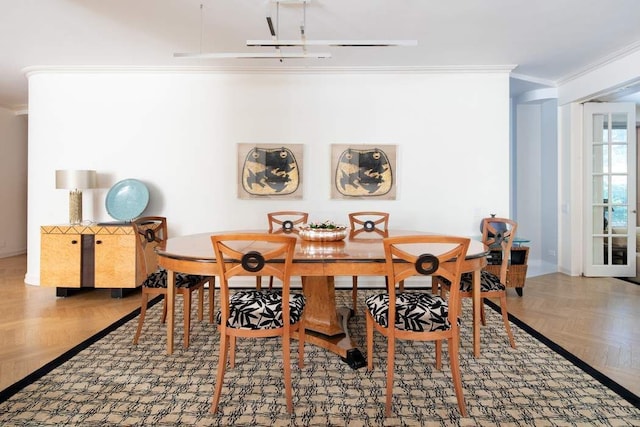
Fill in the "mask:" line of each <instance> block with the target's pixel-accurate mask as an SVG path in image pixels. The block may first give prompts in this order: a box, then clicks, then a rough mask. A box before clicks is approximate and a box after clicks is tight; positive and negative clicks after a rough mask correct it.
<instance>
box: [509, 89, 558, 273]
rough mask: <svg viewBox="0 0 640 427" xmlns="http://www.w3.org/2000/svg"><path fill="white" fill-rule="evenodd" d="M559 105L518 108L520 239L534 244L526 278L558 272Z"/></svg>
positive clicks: (517, 215)
mask: <svg viewBox="0 0 640 427" xmlns="http://www.w3.org/2000/svg"><path fill="white" fill-rule="evenodd" d="M556 116H557V102H556V100H555V99H551V100H548V99H547V100H536V101H534V102H531V103H528V104H518V105H517V106H516V120H514V124H515V127H516V143H515V150H516V158H515V166H514V169H515V174H514V175H515V179H514V181H515V185H516V203H515V206H516V209H515V214H514V216H513V218H514V219H515V220H516V221H517V222H518V235H519V236H520V237H523V238H527V239H529V240H531V242H530V243H529V244H528V246H529V247H530V249H529V261H528V264H529V268H528V270H527V276H537V275H540V274H546V273H550V272H556V271H557V251H558V221H557V211H558V207H557V200H558V192H557V185H558V184H557V183H558V181H557V168H558V160H557V150H558V149H557V137H556V134H557V120H556Z"/></svg>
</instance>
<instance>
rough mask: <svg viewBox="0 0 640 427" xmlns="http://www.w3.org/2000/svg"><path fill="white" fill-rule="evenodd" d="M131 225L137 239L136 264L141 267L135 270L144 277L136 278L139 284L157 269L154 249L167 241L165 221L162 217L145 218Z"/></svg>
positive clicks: (156, 257) (156, 256)
mask: <svg viewBox="0 0 640 427" xmlns="http://www.w3.org/2000/svg"><path fill="white" fill-rule="evenodd" d="M131 225H132V226H133V230H134V232H135V234H136V237H137V239H136V246H137V249H138V250H137V251H136V254H137V260H136V263H137V264H138V265H139V266H142V268H137V269H136V270H137V271H138V272H139V273H143V275H144V277H141V278H140V277H139V278H138V283H140V282H141V281H143V280H144V279H146V278H147V276H149V275H150V274H152V273H153V272H155V271H156V270H157V269H158V254H157V253H156V252H155V248H156V246H160V245H164V244H165V242H166V241H167V238H168V236H167V219H166V218H165V217H162V216H145V217H140V218H138V219H135V220H133V221H131ZM141 275H142V274H141Z"/></svg>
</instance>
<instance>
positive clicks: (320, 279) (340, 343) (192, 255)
mask: <svg viewBox="0 0 640 427" xmlns="http://www.w3.org/2000/svg"><path fill="white" fill-rule="evenodd" d="M256 231H259V232H262V231H264V230H240V231H238V230H235V231H224V232H222V231H221V232H209V233H200V234H193V235H188V236H181V237H174V238H170V239H168V240H167V241H166V243H165V245H164V246H159V247H157V248H156V252H157V254H158V263H159V265H160V266H161V267H163V268H164V269H166V270H167V272H168V281H169V282H168V283H169V286H168V290H167V296H166V297H167V354H172V353H173V337H174V311H175V310H174V306H175V272H181V273H188V274H200V275H206V276H216V275H218V274H219V272H218V267H217V264H216V259H215V256H214V253H213V246H212V244H211V236H212V235H213V234H225V233H242V232H256ZM264 232H266V231H264ZM387 233H388V236H401V235H414V234H435V233H427V232H421V231H412V230H389V231H388V232H387ZM291 235H293V236H296V237H297V238H298V241H297V244H296V250H295V254H294V259H293V267H292V272H291V275H292V276H294V277H295V276H300V277H302V292H303V293H304V295H305V298H306V300H307V303H306V305H305V316H306V324H307V327H306V331H307V336H306V337H305V338H306V340H307V341H308V342H309V343H312V344H315V345H318V346H320V347H322V348H325V349H327V350H329V351H332V352H334V353H336V354H338V355H339V356H340V357H342V359H343V360H344V361H345V362H347V363H348V364H349V365H350V366H351V367H352V368H354V369H355V368H359V367H361V366H364V365H365V359H364V357H363V355H362V353H361V352H360V350H359V349H358V347H357V345H356V343H355V342H353V340H352V339H351V338H350V336H349V333H348V331H345V328H344V325H345V324H346V322H344V321H343V319H344V313H345V311H344V309H339V307H337V304H336V298H335V282H334V277H335V276H353V275H358V276H385V275H386V270H385V256H384V248H383V246H382V236H380V235H378V234H376V233H360V234H357V235H354V234H353V233H352V234H351V235H350V236H348V237H347V238H345V239H344V240H341V241H338V242H317V241H306V240H303V239H301V238H300V237H299V236H298V235H297V233H296V232H295V231H294V232H291ZM487 254H488V252H487V248H486V247H485V245H484V244H483V243H482V242H480V241H477V240H473V239H472V240H471V244H470V246H469V250H468V251H467V257H466V259H465V262H464V265H463V271H465V272H473V273H474V274H473V353H474V356H475V357H478V356H479V355H480V304H481V301H480V271H481V270H482V268H483V267H484V266H485V265H486V264H487V260H486V257H487ZM436 255H437V254H436ZM347 310H348V309H347Z"/></svg>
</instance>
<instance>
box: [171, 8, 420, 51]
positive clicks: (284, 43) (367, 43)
mask: <svg viewBox="0 0 640 427" xmlns="http://www.w3.org/2000/svg"><path fill="white" fill-rule="evenodd" d="M310 2H311V0H271V3H275V4H276V22H275V26H274V22H273V20H272V18H271V16H267V25H268V27H269V33H270V34H271V39H269V40H247V46H250V47H274V48H275V49H276V52H273V53H259V52H220V53H214V52H211V53H206V52H202V27H203V24H202V8H203V6H202V4H200V52H182V53H174V54H173V56H174V57H175V58H196V59H229V58H237V59H279V60H280V61H282V60H283V59H295V58H315V59H325V58H331V53H325V52H323V53H316V52H308V51H307V47H310V46H328V47H395V46H417V44H418V41H417V40H349V39H347V40H307V38H306V35H305V26H306V20H307V3H310ZM280 4H283V5H285V6H292V5H293V6H298V5H302V6H303V10H302V13H303V22H302V25H300V39H299V40H278V32H279V17H280ZM288 47H300V48H302V52H301V53H288V52H282V49H281V48H288Z"/></svg>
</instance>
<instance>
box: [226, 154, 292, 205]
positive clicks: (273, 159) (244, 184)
mask: <svg viewBox="0 0 640 427" xmlns="http://www.w3.org/2000/svg"><path fill="white" fill-rule="evenodd" d="M302 147H303V145H302V144H284V145H279V144H244V143H241V144H238V198H240V199H265V198H287V199H301V198H302Z"/></svg>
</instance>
